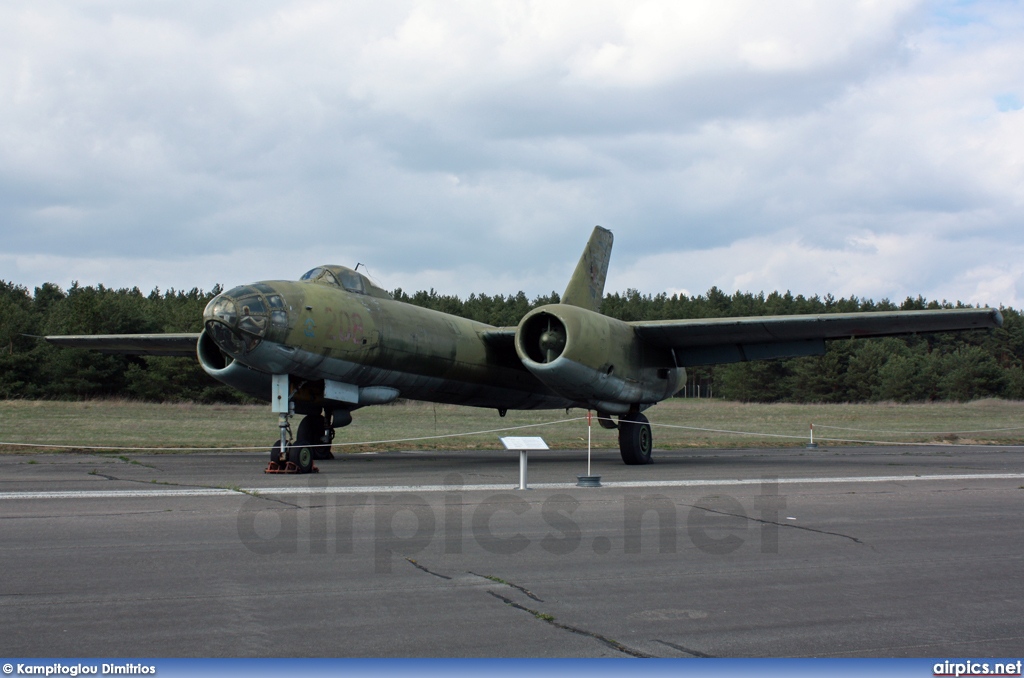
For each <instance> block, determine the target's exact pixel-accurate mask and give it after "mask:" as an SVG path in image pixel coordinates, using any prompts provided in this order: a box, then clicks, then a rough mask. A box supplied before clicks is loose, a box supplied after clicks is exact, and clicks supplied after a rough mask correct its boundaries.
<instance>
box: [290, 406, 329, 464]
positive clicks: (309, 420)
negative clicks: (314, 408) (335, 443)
mask: <svg viewBox="0 0 1024 678" xmlns="http://www.w3.org/2000/svg"><path fill="white" fill-rule="evenodd" d="M323 437H324V417H323V415H321V414H310V415H307V416H305V417H303V418H302V421H300V422H299V430H298V431H297V432H296V434H295V440H296V442H297V443H298V444H300V445H313V446H314V447H313V448H312V450H313V458H314V459H334V455H333V454H331V448H330V447H319V445H323V444H324V443H323Z"/></svg>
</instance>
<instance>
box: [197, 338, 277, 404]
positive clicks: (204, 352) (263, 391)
mask: <svg viewBox="0 0 1024 678" xmlns="http://www.w3.org/2000/svg"><path fill="white" fill-rule="evenodd" d="M196 352H197V354H198V357H199V365H200V366H201V367H202V368H203V370H204V371H205V372H206V373H207V374H208V375H210V376H211V377H213V378H214V379H216V380H217V381H219V382H221V383H222V384H227V385H228V386H230V387H231V388H236V389H238V390H239V391H242V392H243V393H247V394H249V395H251V396H253V397H254V398H259V399H260V400H268V399H269V398H270V390H271V382H272V378H271V376H270V375H269V374H264V373H263V372H257V371H256V370H253V369H250V368H248V367H246V366H245V365H243V364H241V363H240V362H238V361H237V360H234V359H233V358H231V357H230V356H227V355H224V353H223V352H222V351H221V350H220V348H218V347H217V344H216V343H215V342H214V341H213V338H212V337H210V336H209V335H208V334H207V333H206V330H203V333H202V334H201V335H200V336H199V344H198V346H197V348H196Z"/></svg>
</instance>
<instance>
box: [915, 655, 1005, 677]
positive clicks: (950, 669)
mask: <svg viewBox="0 0 1024 678" xmlns="http://www.w3.org/2000/svg"><path fill="white" fill-rule="evenodd" d="M1022 665H1024V661H1022V660H1020V659H1018V660H1017V661H1005V662H976V661H966V660H953V661H951V660H948V659H947V660H946V661H944V662H939V663H938V664H936V665H935V666H933V667H932V675H935V676H953V678H970V677H971V676H1019V675H1021V666H1022Z"/></svg>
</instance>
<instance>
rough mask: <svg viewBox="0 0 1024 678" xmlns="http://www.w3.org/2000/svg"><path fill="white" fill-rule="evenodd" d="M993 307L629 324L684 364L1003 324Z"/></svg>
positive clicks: (822, 349)
mask: <svg viewBox="0 0 1024 678" xmlns="http://www.w3.org/2000/svg"><path fill="white" fill-rule="evenodd" d="M1002 321H1003V319H1002V315H1001V314H1000V313H999V311H997V310H995V309H992V308H963V309H960V308H957V309H941V310H934V311H888V312H878V313H826V314H821V315H798V316H762V317H748V318H695V319H687V320H657V321H641V322H634V323H630V324H631V325H633V327H634V329H635V330H636V333H637V335H638V336H640V337H641V338H642V339H643V340H644V341H646V342H648V343H650V344H652V345H655V346H659V347H662V348H670V349H672V350H673V351H674V353H675V356H676V361H677V363H678V364H679V365H680V366H682V367H692V366H696V365H714V364H720V363H732V362H743V361H747V360H767V359H772V358H793V357H798V356H807V355H822V354H824V353H825V341H826V340H827V339H849V338H854V337H883V336H891V335H897V334H915V333H920V332H952V331H957V330H971V329H986V328H992V327H999V326H1000V325H1001V324H1002Z"/></svg>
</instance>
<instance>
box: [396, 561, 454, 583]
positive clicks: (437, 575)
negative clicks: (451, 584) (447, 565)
mask: <svg viewBox="0 0 1024 678" xmlns="http://www.w3.org/2000/svg"><path fill="white" fill-rule="evenodd" d="M406 560H407V561H408V562H409V564H410V565H412V566H413V567H415V568H416V569H418V570H423V571H424V572H426V573H427V574H432V575H434V576H435V577H439V578H441V579H451V577H449V576H447V575H443V574H438V573H437V572H433V571H431V570H428V569H427V568H425V567H423V566H422V565H420V564H419V563H417V562H416V561H415V560H413V559H412V558H406Z"/></svg>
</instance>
